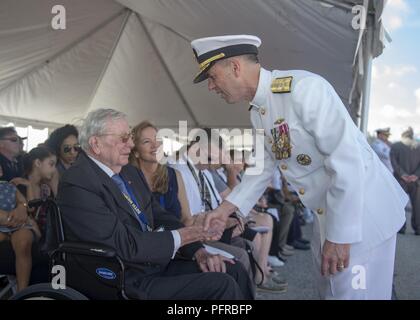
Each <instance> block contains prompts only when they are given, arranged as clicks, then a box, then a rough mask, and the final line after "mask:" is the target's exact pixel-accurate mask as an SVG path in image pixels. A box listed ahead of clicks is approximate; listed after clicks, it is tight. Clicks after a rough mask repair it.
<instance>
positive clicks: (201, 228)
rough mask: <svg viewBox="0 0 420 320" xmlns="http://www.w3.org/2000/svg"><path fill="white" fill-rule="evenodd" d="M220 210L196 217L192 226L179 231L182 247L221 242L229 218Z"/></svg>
mask: <svg viewBox="0 0 420 320" xmlns="http://www.w3.org/2000/svg"><path fill="white" fill-rule="evenodd" d="M218 209H219V208H217V209H216V210H213V211H208V212H205V213H201V214H197V215H195V216H194V218H193V222H192V224H191V225H190V226H187V227H185V228H182V229H179V230H178V232H179V233H180V236H181V246H183V245H186V244H188V243H192V242H195V241H217V240H219V239H220V238H221V237H222V234H223V231H224V230H225V227H226V221H227V217H225V215H224V214H222V213H221V212H220V211H219V210H218Z"/></svg>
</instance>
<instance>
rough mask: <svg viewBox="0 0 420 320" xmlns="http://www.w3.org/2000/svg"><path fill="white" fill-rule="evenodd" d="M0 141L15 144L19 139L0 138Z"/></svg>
mask: <svg viewBox="0 0 420 320" xmlns="http://www.w3.org/2000/svg"><path fill="white" fill-rule="evenodd" d="M0 140H6V141H10V142H14V143H16V142H18V141H20V138H19V137H11V138H1V139H0Z"/></svg>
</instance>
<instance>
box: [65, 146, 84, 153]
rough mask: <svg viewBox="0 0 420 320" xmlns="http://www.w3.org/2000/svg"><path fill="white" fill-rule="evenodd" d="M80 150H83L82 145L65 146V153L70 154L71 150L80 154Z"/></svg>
mask: <svg viewBox="0 0 420 320" xmlns="http://www.w3.org/2000/svg"><path fill="white" fill-rule="evenodd" d="M80 149H81V147H80V144H75V145H74V146H64V147H63V153H70V152H71V150H74V152H79V151H80Z"/></svg>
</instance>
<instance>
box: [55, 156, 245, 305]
mask: <svg viewBox="0 0 420 320" xmlns="http://www.w3.org/2000/svg"><path fill="white" fill-rule="evenodd" d="M111 175H112V172H111V173H110V172H108V170H106V168H105V169H104V168H103V166H102V165H101V164H100V163H98V162H97V161H95V160H94V159H92V157H89V156H87V154H85V153H83V152H82V153H81V154H80V156H79V159H78V160H77V162H76V163H75V164H74V165H73V166H72V167H71V168H70V169H69V170H67V171H66V172H65V173H64V175H63V177H62V179H61V182H60V186H59V191H58V204H59V206H60V209H61V212H62V216H63V223H64V230H65V234H66V238H67V240H69V241H82V242H94V243H100V244H103V245H106V246H109V247H111V248H113V249H114V250H115V251H116V252H117V254H118V255H119V256H120V257H121V259H122V260H123V261H124V262H126V263H127V265H128V267H127V269H126V279H125V284H126V291H127V293H128V295H129V297H132V298H139V299H252V298H253V294H252V286H253V284H252V283H251V280H250V279H249V277H248V274H247V273H246V271H245V270H244V268H243V266H242V265H241V264H240V263H239V262H236V263H235V264H233V265H231V264H229V263H226V270H227V272H226V273H215V272H208V273H202V272H201V271H200V269H199V267H198V264H197V263H196V262H195V261H193V260H192V258H193V256H194V253H195V252H196V251H197V250H198V249H200V248H202V245H201V244H200V243H198V242H195V243H191V244H189V245H185V246H183V247H181V248H180V249H179V252H180V254H181V255H182V256H183V257H185V258H186V260H177V259H175V260H174V259H172V258H173V255H174V251H175V249H176V246H175V243H176V241H175V235H174V233H173V232H172V231H170V230H179V229H180V228H183V225H182V224H181V223H180V222H179V221H177V219H176V218H175V217H174V216H173V215H172V214H170V213H168V212H166V211H165V210H163V209H162V208H161V207H160V206H159V204H158V203H157V202H156V201H155V200H154V199H153V197H152V195H151V192H150V190H149V189H148V187H147V183H146V181H145V178H144V176H143V174H142V173H141V172H140V171H139V170H137V169H136V168H135V167H133V166H130V165H127V166H125V167H123V168H122V170H121V172H120V173H119V176H120V177H121V178H122V180H123V181H124V182H125V183H126V187H127V188H129V189H130V190H129V193H131V194H132V196H133V197H135V199H136V202H138V205H139V207H140V208H139V209H140V210H139V211H141V212H142V213H144V215H145V216H146V218H147V222H148V225H149V226H150V227H151V228H152V229H153V228H156V227H158V226H163V227H164V228H165V231H162V232H150V231H145V230H142V229H141V228H140V226H139V221H138V219H137V216H136V215H135V214H133V213H134V212H133V208H132V203H131V202H130V201H127V200H128V199H126V197H125V196H124V194H123V193H122V192H121V190H120V189H119V187H118V186H117V184H116V183H114V181H113V178H111ZM176 232H178V231H176Z"/></svg>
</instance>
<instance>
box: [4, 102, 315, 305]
mask: <svg viewBox="0 0 420 320" xmlns="http://www.w3.org/2000/svg"><path fill="white" fill-rule="evenodd" d="M204 132H205V133H206V135H207V136H208V137H209V138H210V143H208V144H204V140H202V139H200V138H196V139H194V140H193V141H192V142H191V143H190V144H188V146H185V148H182V149H181V151H180V152H179V153H178V155H177V158H178V161H176V162H174V161H170V159H169V158H165V157H166V155H164V154H163V152H162V148H160V147H161V142H160V141H159V139H158V138H157V133H158V129H157V128H156V127H155V126H154V125H153V124H152V123H151V122H148V121H143V122H141V123H139V124H138V125H137V126H135V127H134V128H133V129H130V127H129V125H128V121H127V118H126V116H125V115H124V114H123V113H120V112H118V111H115V110H112V109H99V110H96V111H93V112H91V113H90V114H89V115H88V116H87V117H86V119H85V120H84V122H83V124H82V125H81V127H80V128H79V130H78V129H76V127H74V126H72V125H66V126H64V127H61V128H58V129H57V130H55V131H54V132H53V133H52V134H51V135H50V137H49V138H48V140H47V141H46V142H45V143H44V144H42V145H40V146H39V147H37V148H34V149H32V150H30V151H29V152H28V153H27V154H24V155H23V154H22V147H23V146H22V141H23V140H22V138H21V137H19V136H18V135H17V133H16V130H15V129H14V128H12V127H10V128H3V129H0V161H1V162H0V180H1V183H0V199H2V201H1V203H0V256H1V258H2V259H0V260H2V261H5V260H7V261H8V266H7V267H5V266H2V264H4V263H0V274H9V273H13V274H15V275H16V278H17V286H18V288H17V289H18V290H19V291H20V290H22V289H24V288H26V287H27V286H28V285H29V284H31V283H36V282H42V281H45V279H47V278H48V259H47V255H46V250H47V247H46V245H45V235H46V233H47V232H48V230H46V228H47V224H46V218H47V217H46V215H47V214H48V212H46V210H45V208H43V207H42V206H41V207H40V208H38V209H37V210H36V212H34V211H33V210H32V209H29V208H28V206H27V203H28V201H30V200H33V199H40V198H41V199H45V198H48V197H50V198H53V199H56V201H57V203H58V205H59V207H60V210H61V212H62V216H63V224H64V232H65V236H66V238H67V239H70V240H71V241H82V242H93V243H101V244H104V245H107V246H109V247H111V248H113V249H114V250H115V251H116V252H117V254H118V255H119V256H120V257H121V258H122V260H123V261H125V262H127V263H128V265H129V266H134V265H135V266H136V267H128V269H127V273H126V274H127V276H126V279H125V286H126V288H127V292H128V294H129V296H130V297H132V298H136V299H254V298H255V294H256V290H258V291H268V292H273V293H281V292H285V291H286V290H287V281H286V280H285V279H284V278H283V277H284V274H283V275H282V276H281V275H280V272H279V270H278V269H277V271H276V269H275V268H278V267H281V266H283V265H284V263H285V262H286V257H290V256H291V255H293V253H294V250H295V249H302V250H307V249H308V248H309V247H308V241H307V240H305V239H303V238H302V232H301V230H300V227H301V225H302V224H303V223H304V219H302V210H303V209H304V208H303V206H301V204H300V202H299V200H298V198H297V196H294V195H293V191H290V190H288V188H287V182H286V181H284V179H283V178H282V177H281V176H280V175H274V176H273V183H272V185H271V186H270V188H268V189H267V192H266V193H265V194H264V195H263V196H262V197H261V199H260V200H259V202H258V203H256V204H255V207H254V209H253V210H252V211H251V212H250V213H248V214H247V216H246V218H244V217H243V215H242V214H241V213H239V212H238V213H236V214H234V215H232V217H231V218H230V219H229V221H228V223H227V225H226V228H225V230H224V232H223V234H214V233H212V229H211V228H210V230H204V229H203V227H202V221H203V220H204V217H205V212H206V211H210V210H213V209H215V208H216V207H217V206H218V205H219V204H220V203H221V201H222V200H223V199H224V198H225V197H226V196H228V194H229V193H230V192H231V190H232V189H233V188H234V187H235V186H236V185H237V184H239V183H240V181H241V177H242V175H243V174H244V172H245V169H246V166H247V164H246V161H245V159H244V157H242V158H241V159H242V160H241V162H239V163H238V162H234V161H233V159H234V158H235V155H234V153H231V154H229V150H227V149H226V148H225V145H224V143H223V139H221V137H220V136H215V135H214V134H213V132H212V130H211V129H205V130H204ZM214 136H215V138H214ZM241 155H242V153H241ZM160 160H168V164H162V163H163V162H162V161H160ZM222 160H223V161H222ZM3 199H7V201H3ZM4 244H7V245H6V246H5V245H4ZM3 257H4V258H6V259H3ZM11 262H13V263H14V266H15V268H14V270H11V268H10V264H11ZM35 269H36V270H35ZM39 269H41V270H42V271H41V272H39ZM35 274H36V275H37V276H36V277H34V275H35ZM31 276H32V277H31Z"/></svg>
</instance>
